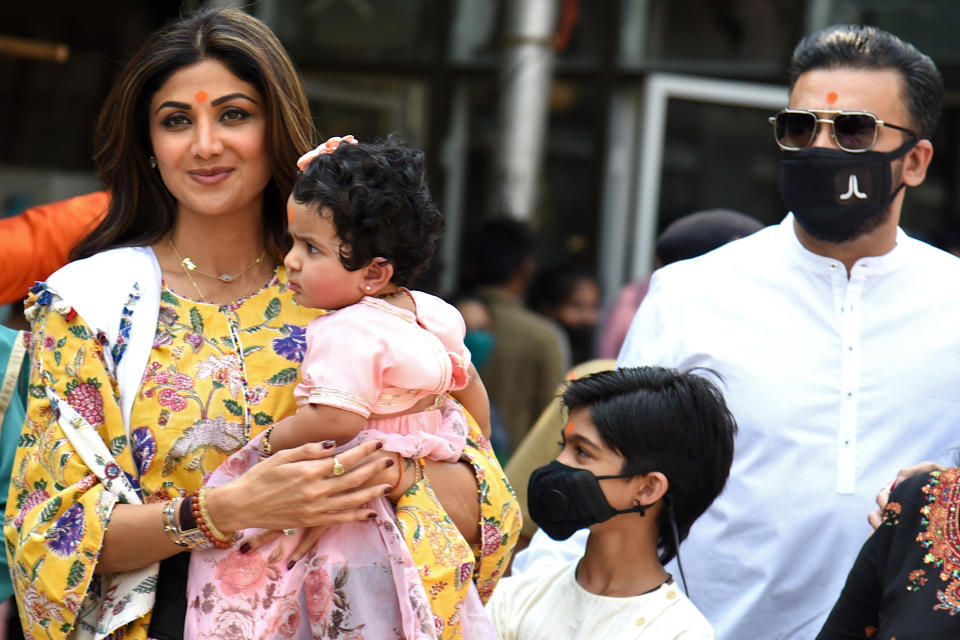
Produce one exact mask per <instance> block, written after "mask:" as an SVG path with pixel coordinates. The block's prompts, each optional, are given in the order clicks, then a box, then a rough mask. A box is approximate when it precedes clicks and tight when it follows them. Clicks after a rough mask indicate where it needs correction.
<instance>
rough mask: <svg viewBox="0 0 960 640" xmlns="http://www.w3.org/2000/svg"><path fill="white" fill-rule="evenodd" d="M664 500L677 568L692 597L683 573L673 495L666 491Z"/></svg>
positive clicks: (685, 590) (687, 592) (685, 591)
mask: <svg viewBox="0 0 960 640" xmlns="http://www.w3.org/2000/svg"><path fill="white" fill-rule="evenodd" d="M663 502H664V503H665V504H666V506H667V520H669V521H670V531H671V532H672V533H673V548H674V550H675V551H676V555H677V569H679V570H680V580H681V581H682V582H683V592H684V593H685V594H687V597H688V598H689V597H690V590H689V589H687V577H686V576H685V575H683V564H682V563H681V562H680V532H679V531H678V530H677V518H676V516H675V515H674V513H673V496H671V495H670V493H669V492H668V493H665V494H664V496H663Z"/></svg>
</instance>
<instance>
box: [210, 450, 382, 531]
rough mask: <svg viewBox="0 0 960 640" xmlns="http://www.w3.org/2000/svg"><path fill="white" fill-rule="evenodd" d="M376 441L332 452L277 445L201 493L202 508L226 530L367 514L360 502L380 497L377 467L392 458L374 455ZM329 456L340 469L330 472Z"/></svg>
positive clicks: (300, 524) (369, 514) (321, 523)
mask: <svg viewBox="0 0 960 640" xmlns="http://www.w3.org/2000/svg"><path fill="white" fill-rule="evenodd" d="M381 446H382V445H381V444H380V443H379V442H376V441H372V440H371V441H368V442H364V443H363V444H360V445H358V446H356V447H354V448H352V449H349V450H347V451H344V452H343V453H339V454H337V456H336V458H335V459H334V458H332V457H331V456H332V453H333V449H332V448H330V449H325V448H324V447H323V445H321V444H320V443H310V444H305V445H303V446H300V447H296V448H294V449H288V450H286V451H280V452H278V453H276V454H274V455H272V456H270V457H269V458H267V459H266V460H264V461H262V462H260V463H259V464H257V465H255V466H253V467H251V468H250V470H249V471H247V472H246V473H245V474H243V475H242V476H241V477H239V478H237V479H236V480H233V481H231V482H229V483H227V484H225V485H222V486H220V487H214V488H212V489H210V490H209V492H208V493H207V509H208V511H209V512H210V517H211V519H212V520H213V521H214V522H215V523H216V525H217V528H218V529H220V530H221V531H223V532H224V533H227V534H228V535H229V534H230V533H232V532H234V531H238V530H240V529H249V528H252V527H257V528H261V529H274V530H281V529H286V528H290V527H318V526H322V527H327V526H330V525H331V524H338V523H343V522H359V521H362V520H364V519H366V518H370V517H373V515H374V512H373V510H371V509H367V508H364V507H363V505H364V504H365V503H367V502H369V501H370V500H372V499H374V498H379V497H382V496H383V495H384V494H385V493H386V492H387V491H389V490H390V486H391V485H389V484H379V483H376V476H377V474H378V473H380V472H382V471H384V470H385V469H387V468H388V467H390V466H392V465H393V464H394V460H393V458H392V456H375V455H374V453H375V452H376V451H377V449H379V448H380V447H381ZM334 460H336V461H337V462H339V463H340V464H341V465H342V466H343V467H344V469H345V470H346V471H345V473H343V474H342V475H339V476H337V475H334V464H335V462H334Z"/></svg>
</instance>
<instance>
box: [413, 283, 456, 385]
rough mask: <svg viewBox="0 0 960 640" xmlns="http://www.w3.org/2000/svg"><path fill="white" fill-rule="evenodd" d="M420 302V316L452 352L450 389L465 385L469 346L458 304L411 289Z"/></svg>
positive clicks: (419, 318) (428, 328)
mask: <svg viewBox="0 0 960 640" xmlns="http://www.w3.org/2000/svg"><path fill="white" fill-rule="evenodd" d="M412 293H413V296H414V300H416V303H417V319H418V320H419V321H420V322H421V324H422V325H423V326H424V327H425V328H426V329H427V330H428V331H430V333H432V334H433V335H435V336H437V338H439V340H440V342H441V343H443V346H444V348H445V349H446V350H447V354H448V355H449V356H450V363H451V365H453V366H452V369H451V380H450V390H451V391H457V390H459V389H463V388H464V387H466V386H467V383H469V382H470V374H469V371H470V350H469V349H467V346H466V345H465V344H464V343H463V338H464V336H465V335H466V333H467V327H466V325H465V324H464V322H463V316H462V315H460V312H459V311H457V308H456V307H454V306H453V305H451V304H450V303H448V302H445V301H444V300H442V299H440V298H438V297H436V296H432V295H430V294H428V293H423V292H422V291H414V292H412Z"/></svg>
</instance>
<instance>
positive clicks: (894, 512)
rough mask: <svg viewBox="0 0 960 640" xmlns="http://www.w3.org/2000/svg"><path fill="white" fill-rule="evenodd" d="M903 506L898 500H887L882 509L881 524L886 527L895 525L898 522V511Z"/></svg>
mask: <svg viewBox="0 0 960 640" xmlns="http://www.w3.org/2000/svg"><path fill="white" fill-rule="evenodd" d="M902 509H903V507H902V506H901V505H900V503H899V502H888V503H887V506H886V508H885V509H884V510H883V524H885V525H887V526H888V527H895V526H897V525H898V524H900V512H901V510H902Z"/></svg>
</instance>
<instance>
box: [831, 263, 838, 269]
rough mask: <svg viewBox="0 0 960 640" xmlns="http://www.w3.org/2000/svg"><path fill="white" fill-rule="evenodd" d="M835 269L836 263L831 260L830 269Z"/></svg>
mask: <svg viewBox="0 0 960 640" xmlns="http://www.w3.org/2000/svg"><path fill="white" fill-rule="evenodd" d="M836 270H837V264H836V263H835V262H831V263H830V271H836Z"/></svg>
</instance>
